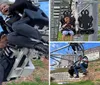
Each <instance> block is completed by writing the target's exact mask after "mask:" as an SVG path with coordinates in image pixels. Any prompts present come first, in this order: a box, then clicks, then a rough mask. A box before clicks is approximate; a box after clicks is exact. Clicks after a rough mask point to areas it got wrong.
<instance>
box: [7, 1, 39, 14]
mask: <svg viewBox="0 0 100 85" xmlns="http://www.w3.org/2000/svg"><path fill="white" fill-rule="evenodd" d="M24 9H31V10H35V11H37V10H38V9H39V8H38V7H36V6H34V5H33V4H32V2H31V1H28V0H16V1H15V3H14V4H12V5H11V6H10V7H9V13H10V14H11V15H12V14H13V13H14V12H15V11H17V12H18V13H21V14H22V13H23V11H24Z"/></svg>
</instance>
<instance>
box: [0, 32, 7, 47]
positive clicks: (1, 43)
mask: <svg viewBox="0 0 100 85" xmlns="http://www.w3.org/2000/svg"><path fill="white" fill-rule="evenodd" d="M6 44H7V36H6V35H5V34H4V35H2V36H1V38H0V48H4V47H6Z"/></svg>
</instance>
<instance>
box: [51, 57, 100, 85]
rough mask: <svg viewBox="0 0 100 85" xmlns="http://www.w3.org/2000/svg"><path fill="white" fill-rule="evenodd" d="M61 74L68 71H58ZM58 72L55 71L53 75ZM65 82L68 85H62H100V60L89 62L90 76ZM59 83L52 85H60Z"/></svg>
mask: <svg viewBox="0 0 100 85" xmlns="http://www.w3.org/2000/svg"><path fill="white" fill-rule="evenodd" d="M58 71H59V72H62V71H64V72H65V71H66V70H64V69H63V70H58ZM54 72H56V73H57V70H56V71H53V72H52V73H54ZM63 82H67V84H62V85H100V59H99V60H96V61H92V62H89V67H88V75H87V76H84V77H81V78H79V79H75V78H74V79H72V80H70V81H69V80H65V81H63ZM57 83H58V82H56V83H55V82H52V83H51V85H58V84H57Z"/></svg>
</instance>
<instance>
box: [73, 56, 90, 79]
mask: <svg viewBox="0 0 100 85" xmlns="http://www.w3.org/2000/svg"><path fill="white" fill-rule="evenodd" d="M87 67H88V58H87V57H86V56H84V57H82V55H79V60H78V61H76V62H75V65H74V71H75V74H76V77H75V78H79V72H78V69H82V71H83V74H84V75H87V70H86V69H87Z"/></svg>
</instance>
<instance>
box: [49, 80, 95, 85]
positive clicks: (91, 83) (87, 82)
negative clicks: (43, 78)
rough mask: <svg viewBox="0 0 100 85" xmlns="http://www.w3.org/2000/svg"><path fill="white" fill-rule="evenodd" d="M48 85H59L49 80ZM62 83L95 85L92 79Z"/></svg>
mask: <svg viewBox="0 0 100 85" xmlns="http://www.w3.org/2000/svg"><path fill="white" fill-rule="evenodd" d="M50 85H59V84H57V83H53V82H51V84H50ZM62 85H95V84H94V83H93V82H92V81H89V80H88V81H80V82H73V83H68V84H62Z"/></svg>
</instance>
